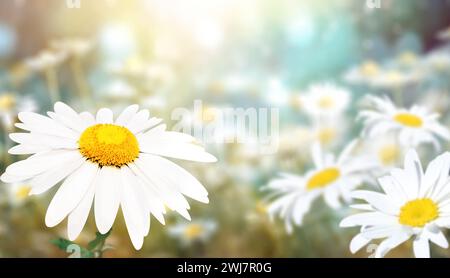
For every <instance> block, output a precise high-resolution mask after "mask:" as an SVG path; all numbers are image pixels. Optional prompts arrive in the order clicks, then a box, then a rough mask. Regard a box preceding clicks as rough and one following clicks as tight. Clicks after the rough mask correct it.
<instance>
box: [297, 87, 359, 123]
mask: <svg viewBox="0 0 450 278" xmlns="http://www.w3.org/2000/svg"><path fill="white" fill-rule="evenodd" d="M350 101H351V95H350V92H349V91H347V90H346V89H344V88H340V87H338V86H335V85H333V84H329V83H324V84H318V85H312V86H311V87H310V88H309V89H308V91H307V92H306V94H305V95H304V96H303V98H302V105H303V106H302V107H303V109H304V110H305V112H306V113H307V114H308V115H310V116H311V117H313V118H322V117H334V116H339V115H341V114H342V113H344V112H345V110H346V109H347V108H348V106H349V104H350Z"/></svg>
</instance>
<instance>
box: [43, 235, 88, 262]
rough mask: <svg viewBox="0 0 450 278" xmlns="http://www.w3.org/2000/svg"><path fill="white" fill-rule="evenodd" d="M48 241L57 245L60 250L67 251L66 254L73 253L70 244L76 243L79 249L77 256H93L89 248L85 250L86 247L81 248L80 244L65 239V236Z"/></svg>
mask: <svg viewBox="0 0 450 278" xmlns="http://www.w3.org/2000/svg"><path fill="white" fill-rule="evenodd" d="M50 242H51V243H52V244H53V245H55V246H56V247H58V248H59V249H60V250H62V251H64V252H67V254H73V253H71V252H73V250H70V248H69V247H70V246H71V245H76V246H77V247H78V248H79V250H80V253H79V256H80V258H94V257H95V254H94V252H91V251H90V250H87V249H86V248H83V247H81V246H79V245H78V244H76V243H75V242H73V241H70V240H67V239H65V238H58V239H52V240H50Z"/></svg>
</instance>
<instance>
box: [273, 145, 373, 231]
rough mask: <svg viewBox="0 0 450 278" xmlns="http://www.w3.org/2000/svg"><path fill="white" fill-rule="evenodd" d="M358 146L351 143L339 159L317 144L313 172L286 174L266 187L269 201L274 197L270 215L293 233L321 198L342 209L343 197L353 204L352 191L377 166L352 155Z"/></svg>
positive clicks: (335, 207) (314, 151)
mask: <svg viewBox="0 0 450 278" xmlns="http://www.w3.org/2000/svg"><path fill="white" fill-rule="evenodd" d="M356 144H357V141H354V142H352V143H350V144H349V145H348V146H347V147H346V148H345V149H344V151H343V152H342V153H341V155H340V156H339V157H338V158H337V159H335V156H334V155H333V154H330V153H322V150H321V147H320V144H318V143H316V144H314V147H313V149H312V156H313V161H314V164H315V168H314V169H313V170H310V171H308V172H307V173H306V174H305V175H304V176H297V175H294V174H287V173H283V174H281V177H280V178H278V179H275V180H273V181H271V182H270V183H269V185H268V186H267V188H266V189H267V190H269V191H271V195H269V198H273V201H272V202H271V203H270V204H269V206H268V214H269V216H270V217H271V218H273V217H274V216H280V217H281V218H283V219H284V221H285V225H286V229H287V231H288V232H289V233H291V232H292V230H293V225H297V226H301V225H302V222H303V217H304V215H305V214H306V213H307V212H308V211H309V209H310V207H311V204H312V202H313V201H314V200H316V199H317V198H318V197H319V196H323V197H324V199H325V202H326V203H327V204H328V205H329V206H330V207H332V208H334V209H337V208H340V207H341V201H340V199H341V198H342V199H343V200H344V201H347V202H348V201H350V200H351V198H350V192H351V191H352V190H353V189H355V188H356V187H357V186H359V185H360V184H361V183H362V182H364V181H365V180H366V175H365V174H364V172H366V171H367V170H369V169H371V168H372V167H373V166H374V165H373V163H372V162H371V161H370V160H365V159H362V158H359V157H354V156H352V155H351V154H352V152H353V150H354V148H355V146H356Z"/></svg>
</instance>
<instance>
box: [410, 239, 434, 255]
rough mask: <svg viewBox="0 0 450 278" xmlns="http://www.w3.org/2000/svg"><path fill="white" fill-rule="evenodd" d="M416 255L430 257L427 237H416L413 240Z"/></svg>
mask: <svg viewBox="0 0 450 278" xmlns="http://www.w3.org/2000/svg"><path fill="white" fill-rule="evenodd" d="M413 249H414V255H415V256H416V258H429V257H430V244H429V242H428V238H426V237H420V236H418V237H416V239H415V240H414V242H413Z"/></svg>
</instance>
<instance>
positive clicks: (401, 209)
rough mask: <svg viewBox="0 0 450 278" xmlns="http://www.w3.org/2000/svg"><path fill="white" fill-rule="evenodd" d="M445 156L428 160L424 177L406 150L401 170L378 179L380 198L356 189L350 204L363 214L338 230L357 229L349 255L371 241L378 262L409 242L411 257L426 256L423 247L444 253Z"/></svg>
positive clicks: (448, 161) (448, 193) (448, 223)
mask: <svg viewBox="0 0 450 278" xmlns="http://www.w3.org/2000/svg"><path fill="white" fill-rule="evenodd" d="M449 169H450V153H445V154H443V155H441V156H439V157H437V158H436V159H435V160H433V161H432V162H431V163H430V164H429V165H428V167H427V169H426V171H425V172H424V171H423V169H422V164H421V162H420V160H419V157H418V155H417V153H416V151H414V150H410V151H409V152H408V153H407V155H406V157H405V164H404V168H403V169H398V168H396V169H393V170H392V171H391V172H390V175H388V176H385V177H382V178H380V179H379V184H380V186H381V188H382V189H383V191H384V193H378V192H374V191H366V190H359V191H354V192H353V193H352V197H353V198H355V199H360V200H364V201H365V202H367V203H366V204H358V205H355V208H358V209H361V210H364V211H365V212H363V213H358V214H355V215H351V216H349V217H347V218H345V219H344V220H342V222H341V224H340V225H341V227H357V226H358V227H361V232H360V233H359V234H357V235H356V236H355V237H354V238H353V240H352V242H351V244H350V250H351V252H352V253H355V252H357V251H358V250H360V249H361V248H362V247H364V246H366V245H367V244H369V242H371V241H372V240H377V239H383V241H382V242H381V244H380V245H379V246H378V248H377V250H376V253H375V256H376V257H384V256H385V255H386V254H387V253H388V252H389V251H390V250H391V249H394V248H396V247H398V246H399V245H401V244H402V243H404V242H406V241H407V240H409V239H410V238H413V250H414V255H415V256H416V257H421V258H425V257H430V248H429V242H432V243H434V244H436V245H438V246H440V247H442V248H448V242H447V239H446V238H445V236H444V233H443V231H442V230H443V229H446V228H449V227H450V178H449Z"/></svg>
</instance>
